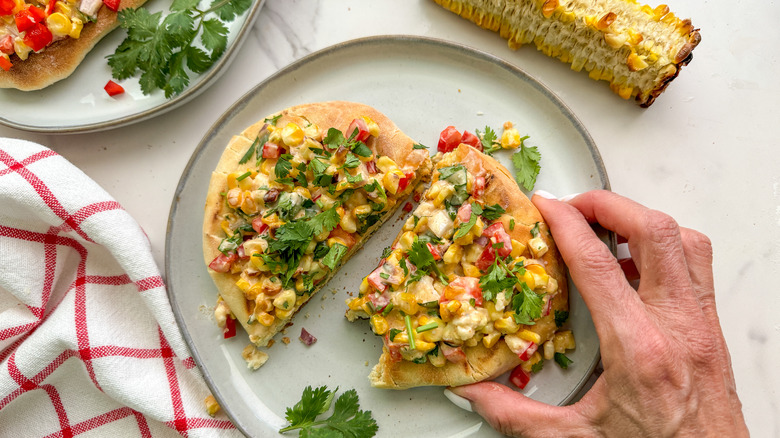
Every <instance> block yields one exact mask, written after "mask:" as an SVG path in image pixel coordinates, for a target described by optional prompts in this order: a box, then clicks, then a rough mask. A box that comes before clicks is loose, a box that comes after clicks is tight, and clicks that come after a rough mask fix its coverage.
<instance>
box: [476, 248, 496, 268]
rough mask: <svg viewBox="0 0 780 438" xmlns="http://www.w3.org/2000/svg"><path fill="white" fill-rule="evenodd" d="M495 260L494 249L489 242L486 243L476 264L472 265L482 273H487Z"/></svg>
mask: <svg viewBox="0 0 780 438" xmlns="http://www.w3.org/2000/svg"><path fill="white" fill-rule="evenodd" d="M495 260H496V249H495V248H493V245H492V244H491V242H490V241H488V244H487V246H485V249H484V250H483V251H482V254H481V255H480V256H479V258H478V259H477V262H476V263H474V265H475V266H476V267H477V268H479V269H480V270H482V271H487V270H488V268H489V267H490V265H492V264H493V262H494V261H495Z"/></svg>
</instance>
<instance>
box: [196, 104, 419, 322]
mask: <svg viewBox="0 0 780 438" xmlns="http://www.w3.org/2000/svg"><path fill="white" fill-rule="evenodd" d="M268 121H270V122H271V123H266V124H265V126H264V127H263V128H262V129H261V130H260V131H259V133H258V135H257V138H256V139H255V141H254V143H253V144H252V145H251V146H250V147H249V149H248V150H247V151H246V153H245V154H244V156H243V157H242V158H241V159H240V161H239V163H238V165H239V166H238V168H239V169H241V170H238V171H236V172H233V173H231V174H229V175H227V177H226V190H225V192H224V193H223V198H224V202H225V203H226V205H227V206H228V207H229V211H230V212H229V213H228V214H226V215H225V216H224V217H223V220H222V222H221V228H222V231H223V232H224V236H225V237H224V239H223V240H222V242H221V243H220V245H219V250H220V252H221V253H222V254H221V255H219V256H218V257H217V258H215V259H214V260H213V261H212V262H211V264H210V265H209V267H210V268H211V269H212V270H214V271H217V272H223V273H233V274H238V280H237V281H236V286H237V287H238V288H239V289H240V290H241V291H242V292H243V293H244V296H245V297H246V300H247V304H248V307H249V310H250V312H249V313H250V317H249V320H248V321H245V322H247V323H249V324H255V323H257V324H262V325H264V326H266V327H270V326H271V325H273V324H274V323H276V322H277V320H284V319H289V318H290V317H291V316H292V314H293V313H294V311H295V310H296V309H297V308H298V307H299V306H300V305H301V304H302V303H303V302H305V301H306V300H307V299H308V297H309V296H310V294H311V293H312V292H313V291H314V290H315V289H316V288H317V285H318V284H320V283H322V281H324V279H325V278H326V277H327V276H328V274H330V273H331V272H333V271H334V270H335V269H336V268H337V267H338V266H339V265H340V264H341V262H342V260H343V259H344V258H345V256H346V255H347V254H348V253H349V252H350V250H351V249H352V248H353V247H354V246H355V244H356V242H357V241H358V240H360V239H361V238H362V236H364V235H366V234H368V233H369V232H370V231H371V230H373V228H375V227H376V226H378V225H379V222H380V220H381V219H382V217H383V216H384V215H385V214H386V213H388V212H389V211H391V210H392V207H393V206H394V205H395V204H396V203H397V196H396V195H402V194H404V193H408V192H409V191H411V189H412V187H410V186H409V184H410V182H412V181H414V180H415V172H414V170H411V169H403V168H401V167H400V166H399V165H398V164H397V163H396V162H395V161H393V160H392V159H391V158H390V157H387V156H379V155H377V154H376V152H375V151H374V149H375V148H372V147H369V145H373V144H374V141H373V140H374V138H375V137H377V136H378V135H379V126H378V125H377V124H376V123H375V122H374V121H373V120H371V119H370V118H368V117H361V118H358V119H355V121H353V123H352V125H350V128H349V129H350V130H351V131H352V132H351V133H350V134H349V135H348V136H345V135H344V134H343V133H342V132H341V131H339V130H337V129H335V128H330V129H329V130H328V131H327V132H323V130H321V129H320V127H318V126H317V125H315V124H307V125H306V126H300V125H298V124H296V123H287V124H283V125H280V126H277V124H276V123H277V122H278V117H277V118H275V119H270V120H267V122H268ZM353 127H354V129H353ZM407 188H408V190H407Z"/></svg>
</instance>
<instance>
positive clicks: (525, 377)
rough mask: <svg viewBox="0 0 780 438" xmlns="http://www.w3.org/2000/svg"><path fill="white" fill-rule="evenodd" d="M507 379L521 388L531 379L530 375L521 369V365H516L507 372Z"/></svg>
mask: <svg viewBox="0 0 780 438" xmlns="http://www.w3.org/2000/svg"><path fill="white" fill-rule="evenodd" d="M509 381H510V382H512V384H513V385H515V386H517V387H518V388H520V389H523V388H525V385H527V384H528V382H530V381H531V375H530V374H528V373H527V372H526V371H525V370H524V369H523V367H522V365H518V366H517V367H515V369H513V370H512V373H510V374H509Z"/></svg>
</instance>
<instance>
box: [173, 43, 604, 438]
mask: <svg viewBox="0 0 780 438" xmlns="http://www.w3.org/2000/svg"><path fill="white" fill-rule="evenodd" d="M335 99H341V100H351V101H357V102H362V103H365V104H368V105H371V106H373V107H375V108H377V109H379V110H380V111H382V112H384V113H385V114H387V115H388V116H389V117H390V118H391V119H392V120H393V121H394V122H395V123H396V124H397V125H398V126H399V127H400V128H401V130H403V131H404V132H405V133H406V134H408V135H409V136H411V137H412V138H414V139H415V140H417V141H419V142H421V143H423V144H425V145H428V146H430V147H431V148H432V149H433V150H435V148H436V142H437V140H438V135H439V132H440V131H441V130H442V129H443V128H444V127H446V126H447V125H450V124H452V125H455V126H456V127H458V128H459V129H468V130H469V131H472V132H473V130H474V129H475V128H479V129H482V128H483V127H484V126H485V125H490V126H492V127H494V128H500V126H501V125H502V124H503V123H504V122H505V121H512V122H515V124H516V126H517V127H518V128H519V130H520V131H521V133H524V134H528V135H530V136H531V137H530V140H529V144H531V145H535V146H538V147H539V150H540V151H541V153H542V161H541V166H542V170H541V173H540V175H539V178H538V181H537V185H536V187H537V188H542V189H545V190H547V191H549V192H552V193H557V194H568V193H577V192H583V191H586V190H590V189H603V188H608V187H609V183H608V180H607V175H606V171H605V169H604V166H603V164H602V162H601V158H600V156H599V153H598V151H597V150H596V147H595V145H594V144H593V141H592V140H591V138H590V136H589V135H588V133H587V132H586V131H585V129H584V128H583V126H582V125H581V124H580V122H579V121H578V120H577V119H576V118H575V117H574V115H573V114H572V113H571V112H570V111H569V110H568V109H567V108H566V106H565V105H564V104H563V103H562V102H561V101H560V100H559V99H558V98H557V97H556V96H554V95H553V94H552V93H551V92H550V91H549V90H548V89H547V88H545V87H544V86H543V85H541V84H540V83H539V82H537V81H535V80H534V79H532V78H531V77H529V76H528V75H527V74H525V73H524V72H522V71H521V70H519V69H517V68H516V67H513V66H511V65H509V64H507V63H506V62H504V61H502V60H500V59H498V58H495V57H493V56H491V55H487V54H485V53H482V52H479V51H476V50H473V49H469V48H466V47H463V46H459V45H455V44H451V43H447V42H443V41H438V40H431V39H424V38H419V37H403V36H394V37H374V38H367V39H360V40H355V41H351V42H347V43H344V44H340V45H337V46H334V47H331V48H328V49H325V50H322V51H320V52H317V53H314V54H312V55H310V56H308V57H306V58H304V59H302V60H300V61H298V62H296V63H294V64H292V65H290V66H288V67H286V68H285V69H283V70H281V71H279V72H278V73H276V74H275V75H274V76H272V77H270V78H269V79H268V80H266V81H265V82H263V83H261V84H260V85H258V86H257V87H255V88H254V89H253V90H252V91H250V92H249V93H247V94H246V95H245V96H244V97H242V98H241V99H240V100H239V101H238V102H237V103H236V104H235V105H234V106H233V107H232V109H230V110H229V111H228V112H227V113H226V114H225V115H223V116H222V118H221V119H220V120H218V121H217V123H216V124H215V125H214V126H213V127H212V129H211V131H210V132H209V134H208V135H206V137H205V138H204V139H203V141H202V142H201V144H200V145H199V146H198V148H197V150H196V151H195V153H194V155H193V156H192V158H191V160H190V162H189V164H188V165H187V168H186V169H185V171H184V174H183V175H182V178H181V181H180V182H179V187H178V189H177V191H176V195H175V196H174V202H173V205H172V207H171V213H170V218H169V223H168V236H167V242H166V256H165V262H166V275H167V279H168V293H169V296H170V299H171V304H172V306H173V309H174V313H175V314H176V317H177V320H178V322H179V325H180V327H181V329H182V331H183V332H184V336H185V338H186V340H187V342H188V343H189V346H190V348H191V350H192V353H193V355H194V357H195V360H196V362H197V363H198V364H199V365H200V367H201V370H202V371H203V373H204V375H205V377H206V380H207V382H208V384H209V386H210V387H211V389H212V391H213V393H214V395H215V396H216V398H217V399H218V400H219V402H220V405H221V406H222V407H223V409H224V410H225V411H226V412H227V413H228V415H229V416H230V418H231V419H232V420H233V422H234V423H235V424H236V426H238V427H239V429H241V430H242V431H243V432H244V433H246V434H249V435H255V436H269V435H270V434H271V433H272V432H274V431H276V430H278V429H279V428H280V427H282V426H283V425H284V424H285V421H284V412H285V408H286V407H288V406H292V405H293V404H294V403H295V402H297V401H298V399H299V398H300V396H301V392H302V391H303V388H304V387H305V386H307V385H312V386H314V387H317V386H320V385H328V386H329V387H330V388H335V387H339V388H340V392H339V393H341V392H343V391H344V390H347V389H350V388H355V389H356V390H357V393H358V395H359V397H360V404H361V407H362V408H363V409H368V410H371V411H372V412H373V414H374V418H376V420H377V422H378V424H379V436H414V435H416V434H417V433H419V432H420V431H426V432H427V435H426V436H434V435H435V436H449V437H453V436H458V437H461V436H469V435H477V434H478V435H479V436H493V435H495V436H498V434H497V433H495V431H493V430H492V429H491V428H490V427H489V426H488V425H487V424H486V423H483V421H482V420H481V418H480V417H479V416H477V415H476V414H469V413H466V412H464V411H462V410H460V409H459V408H457V407H455V406H454V405H453V404H452V403H450V402H449V401H447V399H446V398H445V397H444V395H443V392H442V388H417V389H412V390H407V391H389V390H380V389H374V388H372V387H371V386H370V385H369V382H368V378H367V376H368V373H369V371H370V370H371V367H372V366H373V365H374V364H375V363H376V360H377V358H378V356H379V354H380V352H381V341H380V338H379V337H377V336H374V335H373V334H372V333H371V331H370V328H369V326H368V324H367V322H365V321H361V322H357V323H354V324H352V323H349V322H347V320H346V319H345V318H344V316H343V315H344V311H345V304H344V301H345V299H346V298H347V296H348V295H347V293H348V292H357V289H358V285H359V284H360V281H361V279H362V276H363V275H365V274H367V273H368V272H370V271H371V270H372V269H373V268H374V267H375V266H376V264H377V262H378V260H379V254H380V253H381V251H382V249H383V248H384V247H385V246H387V245H389V244H390V243H391V242H392V240H393V238H394V237H395V235H396V234H397V233H398V231H399V229H400V225H401V224H402V222H401V221H399V220H394V219H391V220H390V221H388V223H387V224H385V225H384V227H383V228H382V229H380V231H379V232H378V233H377V234H376V235H374V237H373V238H372V239H371V240H370V241H369V242H368V243H367V244H366V245H365V247H364V249H363V250H362V252H360V253H359V254H358V256H357V257H354V258H353V259H352V260H350V261H349V262H348V263H347V264H346V265H345V266H344V267H343V268H342V269H341V271H340V272H339V273H338V274H337V275H336V277H335V278H334V279H332V280H331V281H330V283H328V284H327V285H326V286H325V288H323V290H321V291H320V292H319V294H318V296H315V297H314V298H313V299H312V300H311V301H310V302H309V304H308V305H307V306H306V307H305V308H304V309H303V310H302V311H301V312H300V313H299V314H298V315H297V316H296V317H295V319H294V325H293V326H292V327H290V328H288V329H287V333H286V336H289V337H290V338H291V339H292V342H291V343H290V344H289V345H284V344H283V343H281V342H279V338H281V336H278V337H277V342H276V344H275V345H274V346H273V347H272V348H270V349H269V350H268V352H269V354H270V356H271V358H270V360H269V361H268V363H266V364H265V365H264V366H263V367H262V368H260V369H259V370H258V371H256V372H249V371H248V370H247V368H246V364H245V363H244V360H243V359H242V358H241V354H240V353H241V350H242V349H243V348H244V346H246V345H247V344H248V339H247V337H246V335H245V334H244V333H243V332H240V333H239V335H238V336H236V337H234V338H232V339H229V340H227V341H224V340H223V339H221V338H222V336H221V332H220V330H219V329H218V328H217V327H216V325H215V323H214V322H213V321H212V317H211V314H210V309H212V308H213V306H214V303H215V300H216V294H217V291H216V289H215V287H214V285H213V283H212V282H211V279H210V277H209V276H208V273H207V272H206V267H205V266H204V263H203V260H202V256H201V254H202V251H201V229H202V228H201V226H202V222H201V218H202V215H203V205H204V202H205V195H206V191H207V187H208V182H209V177H210V175H211V172H212V170H213V168H214V166H215V165H216V163H217V160H218V159H219V157H220V155H221V154H222V151H223V149H224V148H225V146H226V145H227V142H228V140H229V139H230V137H231V136H232V135H234V134H237V133H239V132H241V131H242V130H243V129H244V128H245V127H247V126H249V125H250V124H252V123H254V122H256V121H257V120H259V119H261V118H263V117H265V116H267V115H268V114H271V113H273V112H276V111H278V110H281V109H283V108H286V107H288V106H291V105H295V104H300V103H306V102H316V101H325V100H335ZM496 155H497V156H498V157H499V158H500V159H502V160H503V161H504V164H505V165H506V164H509V165H510V167H509V168H510V169H511V164H510V162H509V154H508V153H501V152H499V153H497V154H496ZM570 286H571V285H570ZM570 324H571V325H572V328H573V329H574V332H575V336H576V339H577V348H576V350H575V351H574V352H573V353H572V354H570V357H571V359H572V360H573V361H574V364H573V365H572V366H570V367H569V369H568V370H566V371H564V370H561V369H560V368H559V367H558V366H556V365H555V364H548V365H547V366H545V368H544V369H543V370H542V372H540V373H538V374H536V375H534V376H533V378H532V380H531V383H530V384H529V385H528V387H527V388H526V389H525V391H524V392H525V393H526V394H528V395H530V396H531V397H533V398H535V399H537V400H541V401H544V402H547V403H551V404H564V403H566V402H567V401H569V400H571V398H572V397H573V396H574V395H575V394H576V392H577V390H578V389H579V388H580V387H581V386H582V385H583V384H584V382H585V381H586V380H587V378H588V377H589V376H590V374H591V373H592V371H593V368H594V367H595V365H596V364H597V362H598V360H599V350H598V338H597V337H596V333H595V330H594V328H593V323H592V321H591V318H590V314H589V313H588V311H587V308H586V307H585V305H584V303H583V301H582V299H581V297H580V296H579V294H578V293H577V291H576V289H574V288H572V293H571V320H570ZM301 327H305V328H306V329H307V330H308V331H309V332H311V333H312V334H314V336H316V337H317V338H318V341H317V343H316V344H314V345H312V346H311V347H306V346H305V345H303V344H302V343H301V342H300V341H298V336H299V334H300V330H301ZM391 431H392V432H391Z"/></svg>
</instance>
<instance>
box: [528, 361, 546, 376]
mask: <svg viewBox="0 0 780 438" xmlns="http://www.w3.org/2000/svg"><path fill="white" fill-rule="evenodd" d="M542 368H544V361H543V360H540V361H539V362H536V363H535V364H533V365H531V372H532V373H538V372H539V371H541V370H542Z"/></svg>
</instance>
